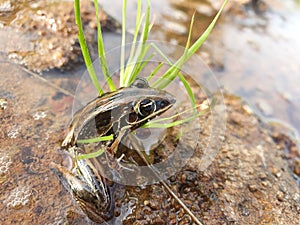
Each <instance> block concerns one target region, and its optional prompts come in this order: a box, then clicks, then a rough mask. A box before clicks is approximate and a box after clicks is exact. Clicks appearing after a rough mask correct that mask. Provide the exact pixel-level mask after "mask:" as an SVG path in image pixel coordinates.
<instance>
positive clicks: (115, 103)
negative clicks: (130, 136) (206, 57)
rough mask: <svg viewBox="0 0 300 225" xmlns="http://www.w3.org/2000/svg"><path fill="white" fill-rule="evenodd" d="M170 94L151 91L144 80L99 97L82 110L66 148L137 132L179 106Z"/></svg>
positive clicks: (72, 128) (72, 126)
mask: <svg viewBox="0 0 300 225" xmlns="http://www.w3.org/2000/svg"><path fill="white" fill-rule="evenodd" d="M175 101H176V100H175V98H174V96H172V95H170V94H169V93H167V92H166V91H163V90H159V89H155V88H151V87H149V85H148V82H147V81H146V80H144V79H141V78H138V79H136V80H135V81H134V82H133V83H132V84H131V86H129V87H123V88H120V89H118V90H116V91H114V92H110V93H106V94H104V95H102V96H99V97H97V98H96V99H94V100H93V101H91V102H90V103H88V104H87V105H86V106H85V107H84V108H82V109H81V110H80V111H78V112H77V113H76V114H75V116H74V119H73V121H72V123H71V126H70V131H69V133H68V135H67V137H66V139H65V140H64V142H63V144H62V147H64V148H68V147H70V146H74V144H75V143H76V140H77V139H78V138H82V139H86V138H94V137H99V136H105V135H110V134H114V135H115V136H118V134H119V133H120V132H122V133H123V134H125V133H127V132H129V131H133V130H135V129H137V128H139V127H140V126H142V125H143V124H145V123H147V122H148V121H150V120H152V119H153V118H155V117H156V116H158V115H160V114H162V113H163V112H165V111H166V110H168V109H169V108H171V107H172V106H173V105H174V103H175Z"/></svg>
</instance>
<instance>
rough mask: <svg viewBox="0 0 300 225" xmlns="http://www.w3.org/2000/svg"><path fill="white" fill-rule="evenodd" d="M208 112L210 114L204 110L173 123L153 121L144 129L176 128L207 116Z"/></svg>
mask: <svg viewBox="0 0 300 225" xmlns="http://www.w3.org/2000/svg"><path fill="white" fill-rule="evenodd" d="M207 112H209V110H202V111H201V112H198V113H197V114H194V115H193V116H190V117H188V118H185V119H182V120H176V121H173V122H171V123H158V122H156V121H155V120H153V121H150V122H148V123H146V124H145V125H143V128H164V129H166V128H170V127H174V126H178V125H181V124H184V123H187V122H190V121H192V120H194V119H196V118H197V117H199V116H202V115H205V114H206V113H207Z"/></svg>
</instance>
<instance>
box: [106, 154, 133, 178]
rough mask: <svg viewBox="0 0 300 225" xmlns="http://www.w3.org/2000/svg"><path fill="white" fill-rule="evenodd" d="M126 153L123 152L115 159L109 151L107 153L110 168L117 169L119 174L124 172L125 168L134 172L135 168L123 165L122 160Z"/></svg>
mask: <svg viewBox="0 0 300 225" xmlns="http://www.w3.org/2000/svg"><path fill="white" fill-rule="evenodd" d="M124 156H125V155H124V154H122V155H121V156H120V157H119V158H117V159H115V156H114V155H113V154H111V153H109V152H107V153H106V160H107V164H108V166H109V167H110V168H112V169H113V170H115V171H116V172H117V173H118V174H119V175H121V174H122V172H123V171H124V170H127V171H131V172H133V171H134V170H133V169H132V168H129V167H126V166H123V165H122V163H121V161H122V159H123V158H124Z"/></svg>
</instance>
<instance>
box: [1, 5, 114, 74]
mask: <svg viewBox="0 0 300 225" xmlns="http://www.w3.org/2000/svg"><path fill="white" fill-rule="evenodd" d="M7 2H9V4H10V6H11V8H12V9H14V10H10V11H9V12H6V14H5V17H4V16H3V17H1V15H2V14H0V24H2V28H0V34H2V33H3V35H4V34H7V33H8V34H9V35H8V37H7V35H5V36H3V37H6V38H7V40H5V41H4V40H2V41H4V42H5V46H3V48H1V49H2V51H4V52H5V53H6V54H7V55H8V57H9V58H10V59H11V60H13V61H15V62H17V63H20V64H23V65H26V66H27V67H28V68H29V69H31V70H34V71H43V70H49V69H54V68H58V69H70V68H72V67H74V65H76V64H77V63H79V62H82V56H81V50H80V46H79V43H78V40H77V31H78V29H77V26H76V24H75V17H74V5H73V2H71V1H46V0H42V1H37V0H35V1H30V2H28V1H27V2H26V1H24V2H22V1H21V2H19V1H18V2H17V3H16V2H15V1H7ZM80 2H81V14H82V23H83V26H84V31H85V35H86V39H87V42H89V43H94V44H95V43H96V39H95V37H96V28H97V21H96V19H95V12H94V7H93V3H92V2H91V1H80ZM58 9H59V10H58ZM7 14H9V17H8V15H7ZM99 17H100V21H101V24H102V27H103V29H106V30H116V29H117V27H118V26H119V25H118V24H117V22H116V21H115V20H113V19H112V18H111V17H109V16H108V15H107V14H106V13H105V12H104V11H103V10H100V11H99ZM7 18H9V19H7ZM0 27H1V26H0ZM95 49H96V48H95Z"/></svg>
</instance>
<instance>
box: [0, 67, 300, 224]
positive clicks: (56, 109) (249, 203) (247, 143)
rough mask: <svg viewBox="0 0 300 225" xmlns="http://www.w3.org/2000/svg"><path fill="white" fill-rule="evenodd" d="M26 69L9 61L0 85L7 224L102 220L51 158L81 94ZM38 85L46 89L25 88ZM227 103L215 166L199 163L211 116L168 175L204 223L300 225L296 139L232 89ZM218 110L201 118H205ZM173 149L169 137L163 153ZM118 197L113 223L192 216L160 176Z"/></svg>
mask: <svg viewBox="0 0 300 225" xmlns="http://www.w3.org/2000/svg"><path fill="white" fill-rule="evenodd" d="M18 70H19V69H16V68H15V69H11V68H10V67H9V68H7V71H11V75H10V76H4V75H3V76H2V77H3V79H1V83H0V87H1V89H0V93H1V109H0V110H1V111H0V113H1V132H0V140H1V141H0V143H1V145H0V154H1V156H0V159H1V164H0V168H1V174H0V176H1V179H0V184H1V192H0V199H1V201H0V202H1V204H0V213H1V223H2V224H14V223H21V222H22V223H23V224H53V223H58V224H62V223H64V222H68V223H69V224H86V223H88V224H93V223H92V222H91V221H89V220H88V219H87V218H86V217H85V216H84V215H83V214H82V212H81V210H80V209H79V207H78V205H77V203H75V202H74V201H73V200H72V197H71V195H70V194H69V193H68V192H67V191H66V190H65V189H64V188H63V187H62V185H61V184H60V183H59V181H58V179H57V178H56V177H55V176H54V174H53V173H52V172H51V170H50V166H49V164H50V162H53V161H55V162H57V163H61V156H60V153H59V146H60V142H61V141H62V136H63V135H62V134H63V130H64V129H65V127H66V124H67V123H68V121H69V119H70V115H69V114H68V112H69V109H70V108H69V107H70V105H71V102H72V97H68V96H66V95H62V94H60V95H58V93H57V91H56V90H55V89H53V87H51V86H49V85H47V83H43V82H41V81H40V80H36V79H35V78H33V77H31V76H29V75H28V74H26V73H23V72H22V71H18ZM4 77H5V79H4ZM21 81H22V82H21ZM20 85H21V87H23V88H20ZM32 85H35V86H36V87H39V88H36V90H35V91H34V92H32V91H29V89H28V88H25V87H27V86H32ZM38 93H39V94H38ZM57 96H60V97H59V98H58V97H57ZM225 104H226V106H227V113H228V114H227V129H226V133H225V135H224V136H222V137H220V139H221V140H222V141H223V142H222V146H221V149H220V152H219V154H218V155H217V156H216V158H215V159H214V160H213V162H212V164H211V165H210V166H209V167H208V168H207V169H206V170H203V169H202V168H201V167H200V165H201V163H202V162H201V160H202V156H203V151H204V150H205V146H206V144H207V143H205V140H207V139H206V138H207V136H209V134H210V126H209V124H208V126H203V127H202V128H201V132H200V133H199V135H200V136H199V137H200V138H199V141H200V142H199V145H198V147H197V148H196V150H195V153H194V155H193V157H192V158H191V159H190V161H189V162H188V163H187V165H186V166H185V167H184V168H183V169H182V170H180V171H179V172H178V173H176V174H175V175H173V176H172V177H170V178H169V179H168V180H167V181H166V183H167V184H168V185H169V186H170V187H171V189H172V190H173V191H174V193H175V194H176V195H177V196H178V197H179V198H180V199H181V200H182V201H183V202H184V203H185V204H186V205H187V206H188V207H189V209H190V210H191V211H192V212H193V213H194V214H195V215H196V216H197V218H199V219H200V220H201V221H202V222H203V224H220V223H221V224H232V223H235V224H298V221H299V213H300V193H299V183H298V184H297V179H296V178H297V174H298V172H299V162H298V161H299V149H298V148H297V145H296V144H295V142H294V141H293V140H292V139H290V138H289V137H288V136H286V135H285V134H283V133H282V132H281V129H278V128H276V127H272V126H270V125H268V124H266V123H264V122H263V121H261V120H260V119H259V118H258V117H257V116H256V115H255V114H253V112H252V110H251V108H250V107H249V106H248V105H247V104H245V103H244V102H243V101H242V100H241V99H239V98H237V97H234V96H231V95H225ZM210 116H211V115H210V114H207V115H205V116H204V117H201V119H200V123H201V124H205V123H204V122H205V121H210ZM214 129H218V127H215V128H214ZM170 140H172V139H170ZM203 146H204V147H203ZM173 147H174V143H173V142H170V141H168V140H167V142H166V143H165V144H164V145H163V146H159V147H158V149H157V152H158V153H157V154H164V153H165V152H168V151H171V149H172V148H173ZM184 148H186V147H184V146H183V149H184ZM159 152H160V153H159ZM115 195H116V198H115V212H114V215H115V216H114V219H113V220H112V221H110V222H109V223H115V224H120V223H121V222H122V223H123V224H192V220H191V218H190V217H189V216H188V215H187V214H186V212H185V211H184V210H183V209H182V207H181V206H180V205H179V204H178V202H177V201H176V200H175V199H173V198H172V197H171V196H170V194H169V193H168V191H167V190H166V189H165V188H164V187H163V185H162V184H161V183H157V184H153V185H149V186H140V187H138V186H122V185H119V186H118V187H117V188H116V192H115Z"/></svg>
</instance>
